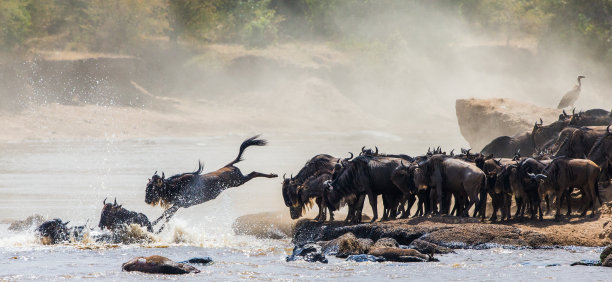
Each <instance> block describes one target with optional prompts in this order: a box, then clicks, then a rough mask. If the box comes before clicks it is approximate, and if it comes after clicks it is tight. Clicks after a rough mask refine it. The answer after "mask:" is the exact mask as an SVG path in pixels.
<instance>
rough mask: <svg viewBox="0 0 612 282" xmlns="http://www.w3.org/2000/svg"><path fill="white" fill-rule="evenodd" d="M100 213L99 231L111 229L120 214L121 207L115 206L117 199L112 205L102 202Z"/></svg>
mask: <svg viewBox="0 0 612 282" xmlns="http://www.w3.org/2000/svg"><path fill="white" fill-rule="evenodd" d="M102 204H103V205H104V206H103V207H102V213H101V214H100V222H99V223H98V227H99V228H100V229H104V228H106V229H113V228H114V225H115V221H116V217H117V215H118V214H120V213H121V210H122V209H123V208H122V207H121V205H117V199H115V202H114V203H106V199H104V201H103V202H102Z"/></svg>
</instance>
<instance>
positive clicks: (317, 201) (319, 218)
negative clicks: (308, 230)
mask: <svg viewBox="0 0 612 282" xmlns="http://www.w3.org/2000/svg"><path fill="white" fill-rule="evenodd" d="M315 203H316V204H317V207H318V208H319V214H318V215H317V216H316V217H315V218H314V220H316V221H325V216H324V215H323V213H324V212H325V211H324V207H323V206H322V205H321V198H320V197H317V198H316V199H315Z"/></svg>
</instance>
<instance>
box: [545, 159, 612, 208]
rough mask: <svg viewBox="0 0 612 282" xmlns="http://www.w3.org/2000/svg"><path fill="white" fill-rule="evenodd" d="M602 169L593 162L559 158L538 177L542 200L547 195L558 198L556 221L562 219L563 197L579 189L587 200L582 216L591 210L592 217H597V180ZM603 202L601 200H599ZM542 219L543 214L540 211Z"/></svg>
mask: <svg viewBox="0 0 612 282" xmlns="http://www.w3.org/2000/svg"><path fill="white" fill-rule="evenodd" d="M599 173H600V168H599V166H597V164H595V163H594V162H593V161H591V160H584V159H570V158H557V159H555V160H553V161H552V162H551V163H550V165H548V166H547V167H546V168H545V169H544V171H543V172H542V174H538V175H536V179H537V180H539V181H540V186H539V188H538V191H539V194H540V198H542V199H543V198H544V196H545V195H551V196H556V199H557V201H556V202H557V211H556V214H555V220H559V219H560V218H561V196H562V194H563V193H565V192H566V191H567V190H568V189H571V188H578V189H580V190H581V191H582V193H583V197H584V198H585V200H586V203H587V204H586V206H585V207H584V210H583V211H582V214H581V216H584V215H586V212H587V210H588V208H589V207H590V208H591V217H593V216H594V215H595V200H596V199H597V198H599V192H598V191H599V190H598V184H597V179H598V178H599ZM599 201H600V202H601V199H600V200H599ZM540 218H542V213H541V209H540Z"/></svg>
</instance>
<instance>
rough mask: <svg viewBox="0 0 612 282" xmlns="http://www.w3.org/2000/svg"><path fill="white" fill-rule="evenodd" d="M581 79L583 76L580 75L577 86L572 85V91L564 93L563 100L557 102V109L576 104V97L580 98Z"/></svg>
mask: <svg viewBox="0 0 612 282" xmlns="http://www.w3.org/2000/svg"><path fill="white" fill-rule="evenodd" d="M583 78H584V76H582V75H580V76H578V84H577V85H574V89H572V90H570V91H568V92H567V93H565V95H563V98H561V101H559V105H558V106H557V109H563V108H565V107H569V106H573V105H574V103H576V100H578V96H580V87H581V86H582V83H580V80H581V79H583Z"/></svg>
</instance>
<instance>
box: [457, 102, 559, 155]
mask: <svg viewBox="0 0 612 282" xmlns="http://www.w3.org/2000/svg"><path fill="white" fill-rule="evenodd" d="M455 110H456V113H457V121H458V123H459V129H460V130H461V134H462V135H463V137H464V138H465V140H467V141H468V142H469V143H470V146H471V147H472V148H473V152H477V151H480V150H481V149H482V148H483V147H484V146H485V145H486V144H488V143H489V142H491V140H493V139H495V138H497V137H499V136H513V135H515V134H519V133H522V132H525V131H528V130H529V131H530V130H532V129H533V124H534V122H535V121H537V120H539V119H540V118H542V120H544V123H550V122H553V121H555V120H557V119H558V118H559V114H560V111H559V110H557V109H551V108H544V107H539V106H536V105H533V104H529V103H525V102H520V101H516V100H513V99H508V98H495V99H473V98H472V99H458V100H457V101H456V103H455Z"/></svg>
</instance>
